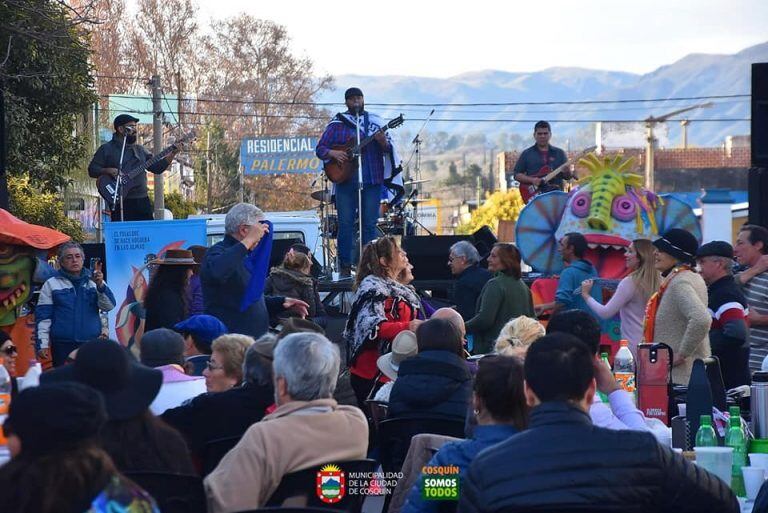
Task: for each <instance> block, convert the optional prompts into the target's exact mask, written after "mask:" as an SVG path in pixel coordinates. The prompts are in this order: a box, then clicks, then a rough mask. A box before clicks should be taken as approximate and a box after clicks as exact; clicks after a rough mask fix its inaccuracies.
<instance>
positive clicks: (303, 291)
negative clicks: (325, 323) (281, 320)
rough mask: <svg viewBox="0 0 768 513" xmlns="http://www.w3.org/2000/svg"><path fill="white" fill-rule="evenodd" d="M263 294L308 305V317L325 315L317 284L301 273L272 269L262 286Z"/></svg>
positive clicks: (286, 314) (280, 268)
mask: <svg viewBox="0 0 768 513" xmlns="http://www.w3.org/2000/svg"><path fill="white" fill-rule="evenodd" d="M264 293H265V294H267V295H268V296H285V297H292V298H296V299H301V300H302V301H304V302H305V303H307V304H308V305H309V317H319V316H322V315H325V309H324V308H323V303H322V302H321V301H320V293H319V292H318V289H317V282H316V281H315V280H314V279H313V278H312V277H311V276H307V275H306V274H304V273H302V272H299V271H294V270H293V269H284V268H282V267H273V268H272V271H270V273H269V276H268V277H267V281H266V283H265V285H264ZM283 315H285V316H288V315H290V314H289V313H288V312H286V313H285V314H283ZM283 315H281V317H282V316H283Z"/></svg>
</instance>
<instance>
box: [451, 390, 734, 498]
mask: <svg viewBox="0 0 768 513" xmlns="http://www.w3.org/2000/svg"><path fill="white" fill-rule="evenodd" d="M578 507H584V508H585V509H584V511H622V512H626V513H654V512H669V513H685V512H691V513H693V512H695V513H707V512H712V513H738V511H739V504H738V502H737V500H736V496H735V495H734V494H733V492H732V491H731V489H730V487H729V486H728V485H726V484H725V483H724V482H722V481H721V480H720V479H718V478H717V477H715V476H714V475H713V474H709V473H708V472H706V471H704V470H702V469H701V468H700V467H697V466H696V465H694V464H693V463H690V462H688V461H686V460H685V458H683V457H682V456H681V455H678V454H675V453H673V452H672V451H671V450H670V449H668V448H666V447H663V446H661V445H659V444H658V443H657V442H656V439H655V438H654V437H653V435H652V434H650V433H644V432H639V431H614V430H610V429H605V428H600V427H597V426H594V425H593V424H592V421H591V420H590V418H589V415H588V414H586V413H584V412H583V411H581V410H579V409H578V408H576V407H574V406H572V405H570V404H567V403H556V402H552V403H544V404H541V405H539V406H537V407H536V408H534V409H533V410H532V411H531V416H530V421H529V425H528V429H527V430H526V431H523V432H522V433H520V434H517V435H514V436H512V437H511V438H509V439H508V440H506V441H504V442H502V443H500V444H498V445H495V446H493V447H490V448H488V449H486V450H484V451H482V452H481V453H480V454H479V455H478V456H477V457H476V458H475V460H474V461H473V462H472V465H471V466H470V468H469V472H468V473H467V476H466V478H465V479H464V481H463V482H462V483H461V494H460V503H459V511H461V512H465V513H475V512H481V511H483V512H485V511H487V512H491V511H497V510H499V509H501V508H504V509H505V511H515V510H517V509H520V510H524V511H531V510H534V509H535V510H538V509H539V508H540V509H541V511H547V510H549V509H552V508H578Z"/></svg>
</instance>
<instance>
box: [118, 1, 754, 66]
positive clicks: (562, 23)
mask: <svg viewBox="0 0 768 513" xmlns="http://www.w3.org/2000/svg"><path fill="white" fill-rule="evenodd" d="M128 1H129V3H130V2H134V1H135V0H128ZM193 1H194V0H193ZM354 4H355V3H354V2H348V1H347V2H317V1H316V0H315V1H308V0H279V1H274V0H261V1H253V0H197V5H198V6H199V7H200V13H199V17H200V19H201V21H202V22H203V23H205V21H203V20H207V19H211V18H221V17H226V16H232V15H235V14H237V13H238V12H247V13H250V14H252V15H254V16H257V17H259V18H265V19H270V20H273V21H275V22H277V23H280V24H282V25H285V26H286V27H287V29H288V33H289V34H290V36H291V37H292V39H293V47H294V51H295V52H296V53H297V54H299V55H303V56H307V57H309V58H311V59H312V60H313V62H314V63H315V66H316V69H317V71H318V72H325V73H331V74H334V75H338V74H348V73H355V74H365V75H388V74H397V75H418V76H428V77H449V76H453V75H456V74H460V73H463V72H467V71H476V70H482V69H499V70H505V71H535V70H540V69H544V68H548V67H552V66H579V67H586V68H593V69H610V70H622V71H630V72H634V73H645V72H648V71H652V70H654V69H656V68H657V67H659V66H662V65H664V64H669V63H671V62H674V61H675V60H677V59H679V58H681V57H683V56H685V55H687V54H689V53H725V54H729V53H735V52H738V51H739V50H742V49H743V48H746V47H748V46H751V45H754V44H758V43H761V42H765V41H768V1H766V0H731V1H724V0H720V1H716V0H698V1H696V0H644V1H642V2H638V1H630V0H581V1H574V0H570V1H566V0H549V1H547V2H527V1H514V0H506V1H503V2H502V1H489V0H473V1H471V2H469V1H462V2H458V1H454V2H445V1H441V2H437V1H434V0H422V1H415V0H408V1H406V0H381V1H379V2H370V1H367V2H357V5H358V6H357V7H349V6H350V5H354ZM345 39H346V40H347V41H348V44H347V45H346V48H344V49H343V50H341V49H340V47H341V46H342V45H340V44H339V40H345Z"/></svg>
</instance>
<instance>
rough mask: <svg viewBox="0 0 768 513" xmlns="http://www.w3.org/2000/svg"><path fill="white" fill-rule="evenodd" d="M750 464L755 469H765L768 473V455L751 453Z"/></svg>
mask: <svg viewBox="0 0 768 513" xmlns="http://www.w3.org/2000/svg"><path fill="white" fill-rule="evenodd" d="M749 464H750V465H751V466H753V467H760V468H764V469H765V470H766V471H768V454H763V453H759V452H750V453H749Z"/></svg>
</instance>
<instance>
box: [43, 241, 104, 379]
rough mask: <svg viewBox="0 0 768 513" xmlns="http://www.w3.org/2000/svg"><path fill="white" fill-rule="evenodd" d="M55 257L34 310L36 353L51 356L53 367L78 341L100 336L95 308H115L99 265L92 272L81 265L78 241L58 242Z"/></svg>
mask: <svg viewBox="0 0 768 513" xmlns="http://www.w3.org/2000/svg"><path fill="white" fill-rule="evenodd" d="M58 260H59V265H60V266H61V268H60V269H59V272H58V273H56V275H55V276H52V277H51V278H48V280H47V281H46V282H45V283H44V284H43V288H42V289H41V290H40V299H38V301H37V308H36V309H35V319H36V322H37V346H38V355H39V356H40V358H42V359H46V360H47V359H48V358H49V357H50V356H53V365H54V367H58V366H59V365H63V364H64V362H65V361H66V359H67V356H68V355H69V353H71V352H72V351H74V350H75V349H77V348H78V347H80V345H81V344H83V343H85V342H87V341H89V340H91V339H94V338H97V337H99V336H101V334H102V326H101V315H100V313H99V311H104V312H108V311H110V310H112V309H113V308H114V307H115V296H114V295H113V294H112V291H111V290H109V287H107V283H106V282H105V281H104V274H103V273H102V272H101V265H100V264H99V265H97V266H96V268H95V269H93V270H92V271H90V270H88V269H86V268H84V267H83V263H84V260H85V253H84V252H83V248H82V247H81V246H80V244H77V243H76V242H65V243H64V244H62V245H61V246H60V247H59V255H58ZM51 352H52V353H53V354H52V355H51Z"/></svg>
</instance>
